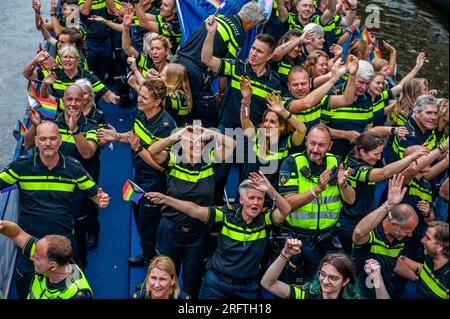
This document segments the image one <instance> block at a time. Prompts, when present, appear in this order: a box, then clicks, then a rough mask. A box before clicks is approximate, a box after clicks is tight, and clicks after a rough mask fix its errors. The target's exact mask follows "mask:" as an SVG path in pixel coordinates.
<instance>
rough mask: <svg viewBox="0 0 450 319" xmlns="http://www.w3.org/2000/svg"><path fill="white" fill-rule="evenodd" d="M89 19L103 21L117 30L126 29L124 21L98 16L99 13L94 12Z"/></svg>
mask: <svg viewBox="0 0 450 319" xmlns="http://www.w3.org/2000/svg"><path fill="white" fill-rule="evenodd" d="M88 20H90V21H96V22H100V23H103V24H104V25H106V26H107V27H108V28H111V29H113V30H114V31H117V32H122V31H123V30H124V26H123V24H122V23H115V22H112V21H110V20H107V19H105V18H103V17H102V16H97V15H94V14H93V15H91V16H90V17H89V18H88Z"/></svg>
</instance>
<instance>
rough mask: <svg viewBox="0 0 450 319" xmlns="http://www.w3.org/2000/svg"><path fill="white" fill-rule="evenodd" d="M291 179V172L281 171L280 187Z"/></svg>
mask: <svg viewBox="0 0 450 319" xmlns="http://www.w3.org/2000/svg"><path fill="white" fill-rule="evenodd" d="M289 177H291V172H287V171H280V185H281V186H283V185H284V184H286V182H287V181H288V180H289Z"/></svg>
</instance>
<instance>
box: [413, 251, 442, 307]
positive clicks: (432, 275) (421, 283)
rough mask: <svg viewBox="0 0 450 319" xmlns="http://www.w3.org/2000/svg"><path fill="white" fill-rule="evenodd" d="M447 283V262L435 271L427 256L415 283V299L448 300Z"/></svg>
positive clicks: (431, 261)
mask: <svg viewBox="0 0 450 319" xmlns="http://www.w3.org/2000/svg"><path fill="white" fill-rule="evenodd" d="M448 282H449V280H448V262H447V263H446V264H445V265H444V266H442V267H441V268H438V269H436V270H435V269H434V265H433V260H432V259H431V258H430V257H428V256H427V257H425V261H424V263H423V268H422V271H421V272H420V274H419V279H418V280H417V283H416V292H417V297H418V298H420V299H447V300H448ZM427 283H428V284H427Z"/></svg>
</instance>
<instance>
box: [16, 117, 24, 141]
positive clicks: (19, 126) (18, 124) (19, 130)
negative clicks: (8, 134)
mask: <svg viewBox="0 0 450 319" xmlns="http://www.w3.org/2000/svg"><path fill="white" fill-rule="evenodd" d="M26 131H27V128H26V127H25V125H24V124H23V123H22V121H19V120H17V122H16V125H15V127H14V131H13V136H14V138H15V139H16V141H18V140H20V139H21V138H22V137H23V136H24V135H25V132H26Z"/></svg>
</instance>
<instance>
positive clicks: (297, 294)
mask: <svg viewBox="0 0 450 319" xmlns="http://www.w3.org/2000/svg"><path fill="white" fill-rule="evenodd" d="M287 299H289V300H297V299H323V298H322V296H321V295H320V294H313V293H311V291H310V289H309V288H308V286H307V285H301V286H299V285H289V296H288V297H287Z"/></svg>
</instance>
